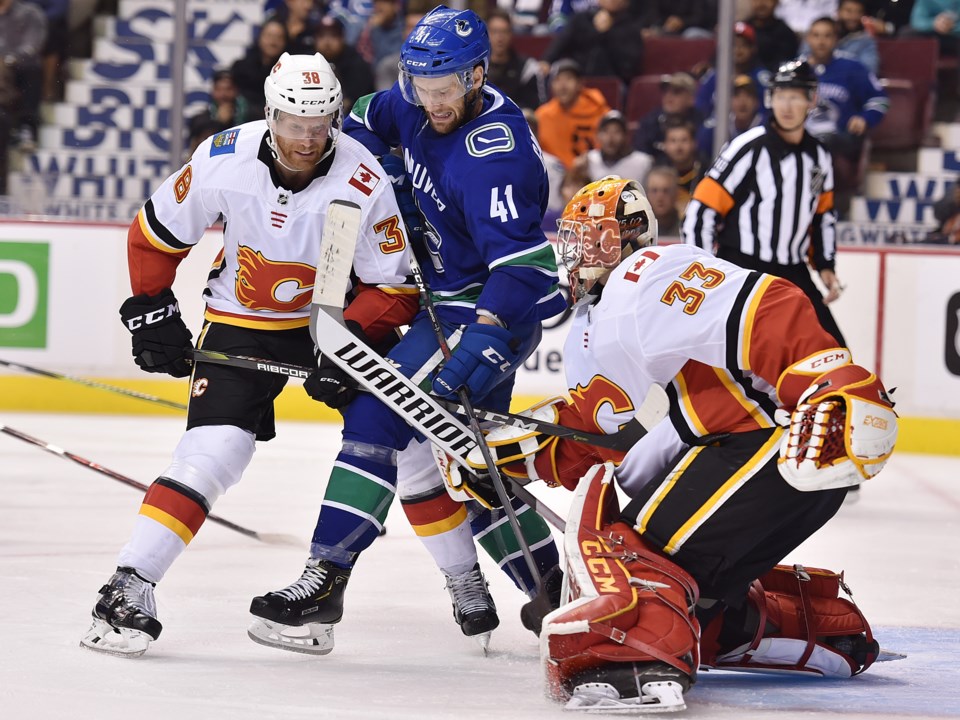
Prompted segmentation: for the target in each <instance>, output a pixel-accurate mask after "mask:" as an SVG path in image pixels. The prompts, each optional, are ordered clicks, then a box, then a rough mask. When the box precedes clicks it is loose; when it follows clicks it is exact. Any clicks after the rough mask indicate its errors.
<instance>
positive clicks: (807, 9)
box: [777, 0, 837, 37]
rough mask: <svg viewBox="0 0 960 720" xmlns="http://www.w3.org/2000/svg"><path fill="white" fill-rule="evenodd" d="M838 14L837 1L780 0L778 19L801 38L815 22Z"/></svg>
mask: <svg viewBox="0 0 960 720" xmlns="http://www.w3.org/2000/svg"><path fill="white" fill-rule="evenodd" d="M836 14H837V0H780V2H779V4H778V5H777V17H778V18H780V19H781V20H783V21H784V22H785V23H786V24H787V25H789V26H790V29H791V30H793V32H795V33H796V34H797V35H798V36H799V37H803V36H804V35H805V34H806V33H807V31H808V30H809V29H810V26H811V25H813V21H814V20H816V19H817V18H821V17H833V16H834V15H836Z"/></svg>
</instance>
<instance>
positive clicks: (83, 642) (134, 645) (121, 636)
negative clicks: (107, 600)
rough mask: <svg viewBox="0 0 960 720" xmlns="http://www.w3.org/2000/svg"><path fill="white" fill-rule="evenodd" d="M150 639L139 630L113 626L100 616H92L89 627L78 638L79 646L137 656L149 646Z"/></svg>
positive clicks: (117, 655) (110, 653)
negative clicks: (91, 622)
mask: <svg viewBox="0 0 960 720" xmlns="http://www.w3.org/2000/svg"><path fill="white" fill-rule="evenodd" d="M152 639H153V638H151V637H150V636H149V635H147V634H146V633H145V632H141V631H140V630H131V629H130V628H115V627H113V626H111V625H110V624H109V623H107V622H105V621H103V620H101V619H100V618H94V620H93V624H92V625H91V626H90V629H89V630H87V632H86V634H85V635H84V636H83V637H82V638H80V647H82V648H87V650H93V651H94V652H98V653H103V654H105V655H113V656H114V657H122V658H138V657H140V656H141V655H143V654H144V653H145V652H146V651H147V648H148V647H150V641H151V640H152Z"/></svg>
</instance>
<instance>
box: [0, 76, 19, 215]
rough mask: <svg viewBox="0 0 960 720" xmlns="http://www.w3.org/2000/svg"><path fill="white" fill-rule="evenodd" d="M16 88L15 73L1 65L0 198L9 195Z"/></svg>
mask: <svg viewBox="0 0 960 720" xmlns="http://www.w3.org/2000/svg"><path fill="white" fill-rule="evenodd" d="M15 95H16V88H15V87H14V83H13V73H12V72H11V71H10V68H8V67H7V66H6V65H5V64H4V63H0V196H3V195H6V194H7V172H8V168H7V147H8V146H9V144H10V131H11V130H12V129H13V98H14V96H15Z"/></svg>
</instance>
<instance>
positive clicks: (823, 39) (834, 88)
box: [806, 17, 889, 218]
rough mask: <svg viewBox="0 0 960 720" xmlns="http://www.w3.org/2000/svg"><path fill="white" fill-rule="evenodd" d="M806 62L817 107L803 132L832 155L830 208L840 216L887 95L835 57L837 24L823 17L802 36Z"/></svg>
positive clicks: (855, 65)
mask: <svg viewBox="0 0 960 720" xmlns="http://www.w3.org/2000/svg"><path fill="white" fill-rule="evenodd" d="M807 44H808V45H809V46H810V55H809V56H808V57H807V62H808V63H809V64H810V65H811V66H813V69H814V71H815V72H816V74H817V80H818V82H819V85H818V87H817V106H816V107H815V108H814V110H813V112H812V113H811V114H810V116H809V118H807V123H806V128H807V132H809V133H810V134H811V135H813V136H814V137H815V138H817V139H818V140H820V141H821V142H822V143H823V144H824V145H826V146H827V148H828V149H829V150H830V152H831V154H832V155H833V164H834V186H835V192H836V196H835V205H836V208H837V214H838V215H839V216H840V217H841V218H843V217H845V216H846V213H847V210H848V209H849V207H850V198H851V196H852V195H853V194H854V192H855V191H856V189H857V188H856V183H857V175H858V168H859V166H860V160H861V153H862V152H863V141H864V138H865V137H866V133H867V130H868V129H869V128H872V127H874V126H875V125H877V123H879V122H880V121H881V120H883V116H884V115H886V113H887V109H888V108H889V100H888V99H887V93H886V91H885V90H884V89H883V87H882V86H881V85H880V81H879V80H877V77H876V75H874V74H873V73H872V72H870V71H869V70H867V68H865V67H864V66H863V65H862V64H861V63H859V62H857V61H856V60H851V59H850V58H846V57H839V56H837V55H835V54H834V49H835V48H836V46H837V26H836V23H835V22H834V21H833V19H831V18H829V17H822V18H819V19H817V20H815V21H814V22H813V25H811V26H810V31H809V32H808V33H807Z"/></svg>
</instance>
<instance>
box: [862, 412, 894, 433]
mask: <svg viewBox="0 0 960 720" xmlns="http://www.w3.org/2000/svg"><path fill="white" fill-rule="evenodd" d="M863 424H864V425H869V426H870V427H873V428H877V429H878V430H886V429H887V425H888V424H889V423H888V422H887V421H886V420H885V419H884V418H882V417H877V416H876V415H867V416H866V417H865V418H864V419H863Z"/></svg>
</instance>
